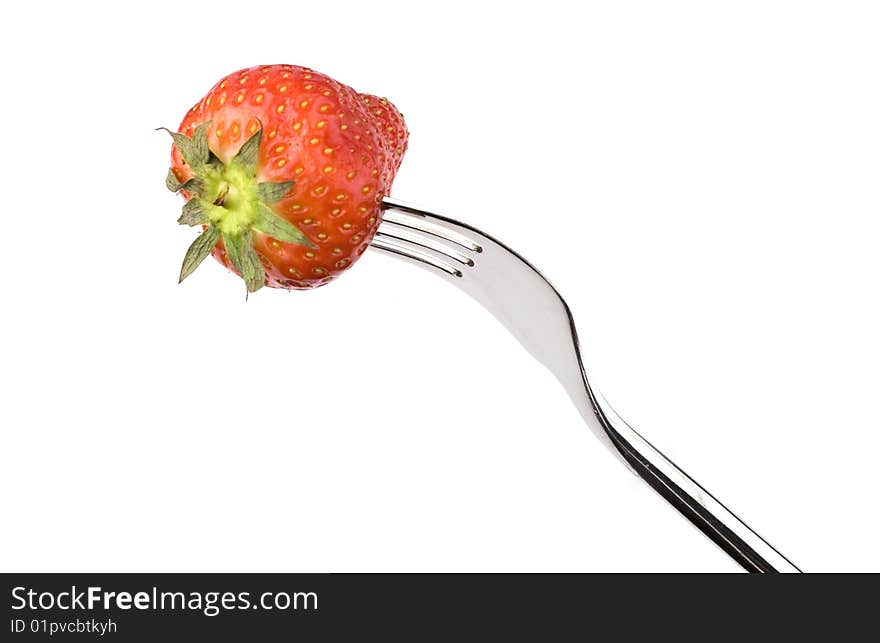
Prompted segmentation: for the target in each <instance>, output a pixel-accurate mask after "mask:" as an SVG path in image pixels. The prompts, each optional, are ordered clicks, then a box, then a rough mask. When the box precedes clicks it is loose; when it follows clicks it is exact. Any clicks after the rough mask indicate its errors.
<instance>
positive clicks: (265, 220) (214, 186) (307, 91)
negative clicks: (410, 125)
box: [166, 65, 408, 292]
mask: <svg viewBox="0 0 880 643" xmlns="http://www.w3.org/2000/svg"><path fill="white" fill-rule="evenodd" d="M172 136H173V138H174V143H175V145H174V149H173V150H172V154H171V170H170V171H169V173H168V179H167V181H166V184H167V186H168V188H169V189H170V190H172V191H180V192H181V193H182V194H183V195H184V197H186V198H187V199H188V200H187V202H186V204H185V205H184V207H183V214H182V215H181V217H180V219H179V222H180V223H184V224H188V225H197V226H202V227H203V228H204V232H202V234H201V235H200V236H199V237H198V238H197V239H196V240H195V242H194V243H193V244H192V246H190V249H189V250H188V251H187V255H186V258H185V259H184V262H183V267H182V269H181V274H180V279H181V281H182V280H183V279H184V278H186V277H187V276H188V275H189V274H190V273H191V272H192V271H193V270H195V268H196V267H197V266H198V265H199V264H200V263H201V262H202V260H203V259H204V258H205V257H207V256H208V254H213V255H214V257H215V258H216V259H218V260H219V261H220V262H222V263H223V264H225V265H226V266H227V267H229V268H231V269H232V270H234V271H235V272H237V273H238V274H239V275H241V276H242V278H243V279H244V281H245V284H246V286H247V290H248V292H253V291H255V290H258V289H259V288H260V287H262V286H263V285H268V286H271V287H274V288H288V289H306V288H315V287H317V286H321V285H323V284H325V283H327V282H329V281H331V280H332V279H333V278H335V277H336V276H337V275H339V274H340V273H341V272H342V271H344V270H345V269H347V268H348V267H349V266H351V265H352V264H353V263H354V262H355V261H356V260H357V259H358V258H359V257H360V256H361V254H363V252H364V250H366V248H367V246H368V245H369V243H370V240H371V239H372V237H373V235H374V234H375V233H376V228H377V227H378V226H379V222H380V221H381V218H382V210H381V207H380V206H381V202H382V197H383V196H385V195H386V194H388V192H389V190H390V188H391V182H392V181H393V179H394V175H395V174H396V172H397V169H398V168H399V167H400V162H401V159H402V158H403V153H404V152H405V150H406V145H407V138H408V132H407V129H406V125H405V124H404V122H403V117H402V116H401V115H400V112H398V111H397V109H396V108H395V107H394V106H393V105H392V104H391V103H390V102H388V101H387V100H386V99H384V98H377V97H375V96H370V95H366V94H358V93H357V92H356V91H355V90H353V89H352V88H350V87H347V86H346V85H343V84H341V83H339V82H337V81H335V80H333V79H331V78H329V77H327V76H324V75H323V74H320V73H318V72H315V71H312V70H310V69H306V68H304V67H296V66H293V65H270V66H261V67H251V68H249V69H244V70H241V71H238V72H235V73H233V74H230V75H229V76H227V77H226V78H224V79H223V80H221V81H220V82H219V83H217V84H216V85H215V86H214V87H213V89H211V91H209V92H208V93H207V95H205V97H204V98H202V100H201V101H199V102H198V103H197V104H196V105H195V106H194V107H193V108H192V109H191V110H190V111H189V112H187V115H186V116H185V117H184V119H183V122H182V123H181V124H180V128H179V133H172Z"/></svg>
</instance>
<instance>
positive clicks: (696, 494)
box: [591, 395, 801, 573]
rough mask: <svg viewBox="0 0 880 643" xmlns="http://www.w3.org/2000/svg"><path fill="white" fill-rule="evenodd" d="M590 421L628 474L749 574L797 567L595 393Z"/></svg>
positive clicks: (791, 570)
mask: <svg viewBox="0 0 880 643" xmlns="http://www.w3.org/2000/svg"><path fill="white" fill-rule="evenodd" d="M591 398H592V400H591V401H592V406H593V408H594V410H595V417H596V418H597V419H598V420H599V421H600V422H601V423H602V425H603V428H604V429H605V432H606V434H607V435H608V437H609V439H610V440H611V442H612V444H613V445H614V447H615V448H616V449H617V451H618V452H619V453H620V455H621V456H622V457H623V459H624V460H625V461H626V462H627V464H629V466H630V467H631V468H632V469H633V471H634V472H635V473H636V475H638V476H639V477H640V478H642V479H643V480H644V481H645V482H647V483H648V485H650V486H651V488H652V489H654V490H655V491H656V492H657V493H659V494H660V495H661V496H662V497H663V498H665V499H666V501H667V502H669V504H671V505H672V506H673V507H674V508H675V509H677V510H678V511H679V513H681V514H682V515H683V516H684V517H685V518H687V519H688V520H689V521H690V522H691V523H692V524H693V525H694V526H696V527H697V529H699V530H700V531H702V532H703V533H704V534H705V535H706V536H707V537H708V538H709V539H710V540H711V541H713V542H714V543H715V544H716V545H718V546H719V547H720V548H721V549H722V550H724V552H726V553H727V554H728V555H729V556H730V557H731V558H732V559H733V560H735V561H736V562H737V563H739V564H740V565H741V566H742V567H743V568H745V569H746V570H748V571H750V572H782V573H800V571H801V570H800V569H799V568H798V567H797V566H796V565H795V564H794V563H792V562H791V561H790V560H789V559H788V558H786V557H785V556H784V555H782V554H781V553H780V552H779V551H778V550H777V549H776V548H774V547H773V546H772V545H771V544H770V543H768V542H767V541H766V540H764V539H763V538H762V537H761V536H760V535H759V534H758V533H757V532H755V531H754V530H753V529H752V528H751V527H749V526H748V525H747V524H746V523H745V522H743V521H742V520H741V519H740V518H739V517H738V516H737V515H736V514H734V513H733V512H732V511H730V509H728V508H727V507H725V506H724V505H723V504H722V503H721V502H720V501H719V500H718V499H716V498H715V496H713V495H712V494H711V493H709V492H708V491H706V489H704V488H703V487H702V486H700V484H699V483H697V481H696V480H694V479H693V478H691V477H690V476H689V475H688V474H686V473H685V472H684V471H683V470H682V469H681V468H680V467H678V465H676V464H675V463H674V462H672V460H670V459H669V458H667V457H666V456H665V455H663V453H662V452H660V451H659V450H658V449H656V448H655V447H654V446H653V445H652V444H651V443H650V442H648V441H647V440H645V438H643V437H642V436H641V435H640V434H639V433H638V432H637V431H636V430H635V429H633V428H632V427H631V426H629V425H628V424H627V423H626V422H624V421H623V420H622V419H621V418H620V416H619V415H617V413H616V412H615V411H614V409H613V408H611V406H610V405H609V404H608V402H607V401H606V400H605V399H604V398H603V397H601V395H591Z"/></svg>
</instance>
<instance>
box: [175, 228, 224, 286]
mask: <svg viewBox="0 0 880 643" xmlns="http://www.w3.org/2000/svg"><path fill="white" fill-rule="evenodd" d="M219 238H220V230H218V229H217V227H216V226H209V227H208V228H207V229H206V230H205V231H204V232H203V233H202V234H200V235H199V236H198V237H196V240H195V241H193V242H192V245H191V246H190V247H189V250H187V251H186V256H185V257H184V258H183V265H182V266H181V267H180V279H179V280H178V282H177V283H180V282H181V281H183V280H184V279H186V278H187V277H189V276H190V275H191V274H192V272H193V270H195V269H196V268H198V267H199V264H200V263H202V261H204V260H205V257H207V256H208V255H209V254H211V250H213V249H214V246H215V245H217V240H218V239H219Z"/></svg>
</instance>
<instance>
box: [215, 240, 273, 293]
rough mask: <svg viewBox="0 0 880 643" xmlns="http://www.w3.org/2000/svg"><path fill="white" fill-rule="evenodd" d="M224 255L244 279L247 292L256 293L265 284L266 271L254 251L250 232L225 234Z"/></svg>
mask: <svg viewBox="0 0 880 643" xmlns="http://www.w3.org/2000/svg"><path fill="white" fill-rule="evenodd" d="M223 243H224V244H226V254H227V255H228V256H229V260H230V261H231V262H232V265H233V266H235V269H236V270H238V274H240V275H241V278H242V279H244V283H245V286H246V287H247V291H248V292H249V293H250V292H256V291H257V290H259V289H260V288H262V287H263V286H264V285H265V283H266V269H265V268H263V263H262V262H261V261H260V257H259V255H257V251H256V250H254V243H253V236H252V234H251V232H250V230H247V231H246V232H244V233H242V234H225V235H223Z"/></svg>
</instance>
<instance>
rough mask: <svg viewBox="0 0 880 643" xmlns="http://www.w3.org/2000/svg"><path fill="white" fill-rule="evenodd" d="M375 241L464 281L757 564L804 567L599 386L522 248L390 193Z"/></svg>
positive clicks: (665, 483) (678, 502)
mask: <svg viewBox="0 0 880 643" xmlns="http://www.w3.org/2000/svg"><path fill="white" fill-rule="evenodd" d="M382 207H383V210H384V216H383V220H382V223H381V225H380V226H379V229H378V231H377V232H376V236H375V237H374V238H373V240H372V242H371V244H370V247H371V248H373V249H375V250H378V251H381V252H383V253H386V254H390V255H392V256H394V257H396V258H398V259H401V260H403V261H406V262H407V263H410V264H413V265H415V266H418V267H419V268H423V269H425V270H427V271H428V272H431V273H433V274H435V275H438V276H440V277H442V278H443V279H445V280H446V281H449V282H450V283H452V284H453V285H455V286H457V287H458V288H460V289H461V290H463V291H464V292H466V293H467V294H468V295H470V296H471V297H473V298H474V299H476V300H477V302H479V303H480V304H482V306H483V307H484V308H486V309H487V310H488V311H489V312H490V313H492V314H493V315H494V316H495V317H496V318H497V319H498V320H499V321H500V322H501V323H502V324H503V325H504V326H505V327H506V328H507V330H509V331H510V332H511V333H512V334H513V335H514V337H516V338H517V339H518V340H519V341H520V343H521V344H522V345H523V346H524V347H525V349H526V350H527V351H528V352H529V353H531V354H532V356H533V357H535V358H536V359H537V360H538V361H539V362H540V363H542V364H543V365H544V366H545V367H547V368H548V369H549V370H550V371H551V372H552V373H553V374H554V375H555V376H556V378H557V379H558V380H559V382H560V383H561V384H562V386H563V387H564V388H565V390H566V391H567V392H568V394H569V396H571V399H572V400H573V401H574V404H575V406H576V407H577V409H578V411H579V412H580V414H581V416H582V417H583V418H584V421H585V422H586V423H587V426H588V427H589V428H590V429H591V430H592V431H593V433H595V434H596V436H597V437H598V438H599V439H600V440H601V441H602V442H603V443H604V444H605V446H607V447H608V448H609V449H611V451H612V453H614V454H615V455H616V456H617V457H618V458H619V459H620V460H621V461H622V462H623V463H624V464H625V465H626V466H627V467H628V468H629V469H630V470H631V471H632V472H634V473H635V474H636V475H637V476H639V477H640V478H641V479H642V480H644V481H645V482H646V483H648V485H650V486H651V488H653V489H654V490H655V491H656V492H657V493H659V494H660V495H661V496H662V497H663V498H665V499H666V500H667V501H668V502H669V504H671V505H672V506H673V507H674V508H675V509H677V510H678V511H679V512H680V513H681V514H682V515H683V516H684V517H685V518H687V519H688V520H689V521H690V522H691V523H693V524H694V525H695V526H696V527H697V528H698V529H699V530H700V531H702V532H703V533H704V534H705V535H706V536H707V537H708V538H709V539H710V540H712V541H713V542H714V543H715V544H716V545H718V546H719V547H720V548H721V549H722V550H723V551H724V552H725V553H727V554H728V555H729V556H730V557H731V558H732V559H733V560H735V561H736V562H737V563H739V564H740V565H741V566H742V567H744V568H745V569H746V570H748V571H750V572H790V573H796V572H800V571H801V570H800V569H798V567H797V566H795V565H794V563H792V562H791V561H790V560H789V559H788V558H786V557H785V556H783V555H782V554H781V553H780V552H779V551H778V550H777V549H775V548H774V547H773V546H772V545H770V543H768V542H767V541H766V540H764V539H763V538H762V537H761V536H759V535H758V534H757V532H755V531H754V530H752V529H751V528H750V527H749V526H748V525H746V524H745V523H744V522H743V521H742V520H740V519H739V518H738V517H737V516H736V514H734V513H733V512H732V511H730V510H729V509H728V508H727V507H725V506H724V505H723V504H722V503H721V502H720V501H719V500H718V499H716V498H715V497H714V496H713V495H712V494H710V493H709V492H708V491H706V490H705V489H704V488H703V487H702V486H700V485H699V484H698V483H697V482H696V481H695V480H694V479H693V478H691V477H690V476H689V475H688V474H687V473H685V472H684V471H683V470H682V469H681V468H679V467H678V466H677V465H676V464H675V463H674V462H672V460H670V459H669V458H667V457H666V456H665V455H663V454H662V453H661V452H660V451H659V450H658V449H656V448H655V447H654V446H653V445H652V444H651V443H650V442H648V441H647V440H646V439H645V438H643V437H642V436H641V434H640V433H638V432H637V431H636V430H635V429H633V428H632V427H631V426H629V425H628V424H627V423H626V422H624V421H623V420H622V419H621V418H620V416H619V415H618V414H617V413H615V411H614V409H613V408H612V407H611V405H610V404H609V403H608V402H607V400H605V398H604V397H602V394H601V393H600V392H599V391H598V390H597V389H596V388H595V387H594V386H593V385H592V384H591V382H590V380H589V378H588V377H587V374H586V372H585V371H584V366H583V362H582V360H581V354H580V345H579V343H578V336H577V329H576V328H575V324H574V319H573V317H572V314H571V311H570V310H569V308H568V305H567V304H566V303H565V301H564V300H563V299H562V297H561V296H560V294H559V293H558V292H557V291H556V289H555V288H554V287H553V286H552V285H551V284H550V282H549V281H547V279H546V278H545V277H544V276H543V275H542V274H541V273H540V272H538V270H537V269H536V268H535V267H534V266H532V265H531V264H530V263H529V262H528V261H526V260H525V259H523V258H522V257H521V256H520V255H519V254H517V253H516V252H515V251H513V250H511V249H510V248H508V247H507V246H505V245H504V244H503V243H501V242H500V241H498V240H497V239H494V238H493V237H490V236H489V235H488V234H486V233H485V232H481V231H479V230H477V229H476V228H474V227H471V226H469V225H467V224H464V223H460V222H458V221H455V220H453V219H449V218H447V217H444V216H440V215H438V214H433V213H431V212H428V211H426V210H423V209H420V208H417V207H414V206H412V205H409V204H407V203H404V202H402V201H398V200H397V199H392V198H389V197H386V198H385V199H384V200H383V204H382Z"/></svg>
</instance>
